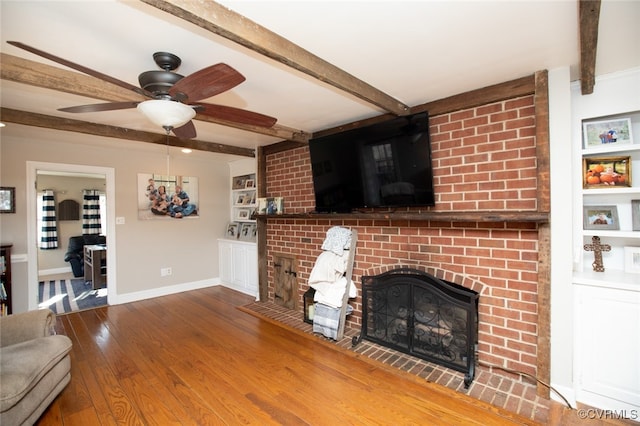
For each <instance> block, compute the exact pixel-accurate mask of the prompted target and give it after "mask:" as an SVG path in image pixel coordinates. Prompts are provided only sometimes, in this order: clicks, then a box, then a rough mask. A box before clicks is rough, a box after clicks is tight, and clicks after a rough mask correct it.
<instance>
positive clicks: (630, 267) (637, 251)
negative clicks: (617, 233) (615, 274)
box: [624, 247, 640, 274]
mask: <svg viewBox="0 0 640 426" xmlns="http://www.w3.org/2000/svg"><path fill="white" fill-rule="evenodd" d="M624 271H625V272H628V273H630V274H640V247H625V248H624Z"/></svg>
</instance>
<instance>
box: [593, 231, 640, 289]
mask: <svg viewBox="0 0 640 426" xmlns="http://www.w3.org/2000/svg"><path fill="white" fill-rule="evenodd" d="M582 235H584V236H586V237H593V236H596V235H597V236H598V237H607V238H640V231H607V230H603V231H599V230H597V229H585V230H584V231H582ZM639 279H640V278H639Z"/></svg>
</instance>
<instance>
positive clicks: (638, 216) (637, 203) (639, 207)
mask: <svg viewBox="0 0 640 426" xmlns="http://www.w3.org/2000/svg"><path fill="white" fill-rule="evenodd" d="M631 226H632V227H631V229H632V230H634V231H640V200H631Z"/></svg>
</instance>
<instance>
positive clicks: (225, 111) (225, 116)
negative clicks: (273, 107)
mask: <svg viewBox="0 0 640 426" xmlns="http://www.w3.org/2000/svg"><path fill="white" fill-rule="evenodd" d="M194 107H196V112H197V113H198V114H202V115H207V116H209V117H213V118H219V119H221V120H225V121H233V122H234V123H241V124H248V125H250V126H258V127H271V126H273V125H274V124H276V121H278V120H277V119H275V118H273V117H269V116H268V115H264V114H259V113H257V112H251V111H247V110H245V109H240V108H234V107H230V106H224V105H215V104H202V103H199V104H198V105H194Z"/></svg>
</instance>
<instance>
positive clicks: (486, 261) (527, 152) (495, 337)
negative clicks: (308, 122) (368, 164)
mask: <svg viewBox="0 0 640 426" xmlns="http://www.w3.org/2000/svg"><path fill="white" fill-rule="evenodd" d="M432 106H434V108H432V109H431V110H430V115H431V118H430V131H431V139H432V150H433V165H434V183H435V193H436V207H435V208H432V209H423V211H421V210H419V209H403V210H401V211H400V210H395V211H393V212H385V211H371V212H360V213H358V214H355V215H336V216H331V215H318V216H317V217H316V216H314V215H312V214H308V213H309V212H311V211H313V209H314V193H313V181H312V175H311V165H310V158H309V151H308V148H307V147H306V146H299V147H294V148H292V149H286V150H282V151H277V152H273V153H269V152H267V153H266V154H265V155H264V158H263V161H264V164H263V167H264V170H265V171H266V173H265V174H264V181H263V184H264V185H263V187H262V191H263V195H264V196H282V197H284V211H285V215H283V216H282V217H269V218H268V220H267V219H261V220H262V230H263V231H264V235H263V236H262V238H264V244H263V246H262V247H263V250H264V253H263V255H262V259H263V264H262V265H261V267H263V268H265V267H266V268H265V269H266V270H265V271H263V274H264V275H263V276H264V277H265V278H266V288H262V287H263V280H262V278H261V294H262V295H263V296H262V298H263V299H264V298H265V297H264V295H266V299H267V300H268V301H273V293H274V292H273V290H274V287H273V272H274V271H273V267H272V265H273V256H274V254H276V253H285V254H291V255H293V256H295V258H296V259H297V265H298V271H297V277H298V288H297V295H298V297H297V299H298V307H299V310H300V312H301V313H302V306H303V302H302V300H303V294H304V293H305V291H306V290H307V289H308V284H307V279H308V277H309V274H310V272H311V269H312V268H313V265H314V263H315V260H316V258H317V256H318V255H319V253H320V251H321V250H320V247H321V245H322V242H323V239H324V237H325V234H326V231H327V230H328V229H329V228H330V227H332V226H344V227H347V228H352V229H356V230H357V231H358V246H357V248H356V256H355V263H354V273H353V280H354V282H355V283H356V286H358V288H359V290H360V280H361V277H362V276H365V275H376V274H380V273H382V272H384V271H386V270H389V269H391V268H396V267H399V266H401V267H411V268H416V269H420V270H424V271H426V272H428V273H430V274H432V275H434V276H436V277H439V278H442V279H445V280H447V281H451V282H454V283H456V284H459V285H461V286H464V287H467V288H470V289H473V290H474V291H476V292H478V293H479V294H480V299H479V300H480V303H479V306H478V312H479V313H478V316H479V321H478V339H479V344H478V358H479V360H481V361H483V362H485V363H489V364H494V365H499V366H501V367H506V368H509V369H512V370H517V371H522V372H525V373H528V374H532V375H536V376H538V377H540V376H541V373H542V377H544V375H545V373H546V372H544V371H542V372H541V371H540V369H541V362H540V359H539V356H540V336H541V333H542V335H543V336H544V335H545V333H547V332H548V331H547V330H541V329H540V328H541V327H540V323H541V318H540V312H541V306H540V303H539V300H540V294H539V282H540V270H539V268H540V249H541V247H540V245H541V244H540V241H541V232H540V231H541V226H543V224H545V223H546V220H542V219H540V217H542V216H541V215H535V213H540V209H541V207H542V208H543V209H544V207H545V206H541V204H544V203H545V202H544V199H543V201H542V203H541V198H540V193H541V191H542V192H545V191H546V190H548V186H546V185H547V184H546V183H545V184H544V185H542V187H541V186H540V184H539V182H540V177H541V176H543V175H544V173H541V170H542V171H544V167H541V164H540V147H538V146H537V145H536V140H537V135H538V134H539V129H537V128H536V121H537V119H539V117H540V113H539V111H538V109H539V108H537V101H536V96H535V95H534V94H528V95H527V94H525V95H521V96H517V97H513V98H509V97H507V98H505V99H502V100H496V101H492V102H487V103H482V104H480V105H476V106H471V107H468V108H461V109H454V110H453V111H450V112H444V113H440V114H438V113H434V111H435V112H437V110H438V108H439V105H438V104H434V105H432ZM542 166H544V165H542ZM434 212H435V213H436V214H433V213H434ZM496 212H499V214H495V215H494V213H496ZM527 212H530V213H532V214H533V215H532V217H535V218H536V219H530V218H529V216H527V214H526V213H527ZM368 213H375V214H371V215H368ZM423 213H425V214H424V215H423ZM470 214H471V215H470ZM476 218H477V219H476ZM351 305H352V307H353V308H354V312H353V313H352V314H351V315H350V316H349V317H348V322H347V325H348V326H349V327H351V328H353V329H360V327H361V319H362V298H361V291H359V296H358V298H356V299H352V300H351ZM544 309H546V308H544V307H542V310H544ZM301 321H302V317H301ZM542 323H543V324H544V321H542ZM543 328H546V327H543ZM545 357H546V355H545ZM544 364H545V363H544V362H543V363H542V365H543V369H545V368H546V367H545V366H544Z"/></svg>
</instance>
